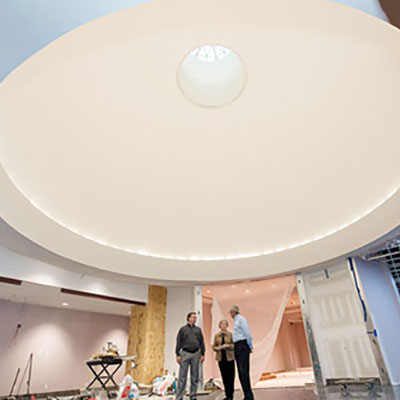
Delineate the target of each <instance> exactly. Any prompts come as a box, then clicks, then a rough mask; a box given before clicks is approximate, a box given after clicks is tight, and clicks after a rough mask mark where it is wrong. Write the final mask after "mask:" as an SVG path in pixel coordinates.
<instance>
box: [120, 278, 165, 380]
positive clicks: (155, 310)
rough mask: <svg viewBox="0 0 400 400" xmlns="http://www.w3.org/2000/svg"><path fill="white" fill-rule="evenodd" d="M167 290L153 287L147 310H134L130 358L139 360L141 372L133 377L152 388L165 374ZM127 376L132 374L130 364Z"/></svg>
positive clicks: (137, 372) (130, 334) (132, 310)
mask: <svg viewBox="0 0 400 400" xmlns="http://www.w3.org/2000/svg"><path fill="white" fill-rule="evenodd" d="M166 302H167V289H166V288H165V287H162V286H149V291H148V303H147V305H146V306H134V307H132V309H131V319H130V324H129V343H128V354H129V355H137V356H138V363H139V366H138V368H136V369H134V371H133V377H134V379H135V380H137V381H138V382H141V383H145V384H149V383H151V382H152V381H153V380H154V379H155V378H156V377H157V376H160V375H162V374H163V371H164V347H165V317H166ZM126 372H127V373H131V369H130V364H128V365H127V369H126Z"/></svg>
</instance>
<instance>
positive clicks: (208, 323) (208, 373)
mask: <svg viewBox="0 0 400 400" xmlns="http://www.w3.org/2000/svg"><path fill="white" fill-rule="evenodd" d="M211 307H212V304H210V303H203V335H204V342H205V345H206V357H205V362H204V367H203V368H204V370H203V372H204V378H205V380H208V379H209V378H216V377H217V378H218V377H219V375H220V373H219V368H218V363H217V361H216V360H215V353H214V351H213V349H212V341H213V339H214V338H213V337H212V336H211V329H212V315H211Z"/></svg>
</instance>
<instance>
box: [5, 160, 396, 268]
mask: <svg viewBox="0 0 400 400" xmlns="http://www.w3.org/2000/svg"><path fill="white" fill-rule="evenodd" d="M3 169H4V171H5V172H6V174H7V171H6V170H5V168H3ZM7 176H8V177H9V179H10V180H11V182H12V183H13V184H14V186H15V187H16V188H17V189H18V191H19V192H20V193H21V194H22V195H23V196H24V197H25V198H26V199H27V201H28V202H29V203H30V204H31V205H32V206H33V207H34V208H36V209H37V210H38V211H40V212H41V213H42V214H44V215H45V216H46V217H48V218H50V219H51V220H52V221H54V222H55V223H57V224H58V225H60V226H62V227H63V228H65V229H67V230H68V231H70V232H72V233H74V234H76V235H78V236H81V237H83V238H85V239H88V240H90V241H92V242H95V243H98V244H101V245H102V246H106V247H110V248H112V249H115V250H120V251H124V252H125V253H130V254H136V255H139V256H145V257H153V258H161V259H166V260H179V261H226V260H240V259H244V258H253V257H260V256H266V255H270V254H274V253H281V252H283V251H287V250H292V249H295V248H297V247H300V246H305V245H307V244H310V243H312V242H316V241H318V240H321V239H324V238H326V237H327V236H331V235H333V234H335V233H337V232H339V231H341V230H343V229H345V228H347V227H349V226H350V225H353V224H355V223H356V222H358V221H360V220H361V219H363V218H365V217H366V216H367V215H369V214H371V213H372V212H373V211H375V210H376V209H377V208H379V207H380V206H381V205H382V204H384V203H385V202H386V201H387V200H389V199H390V198H391V197H393V196H394V195H395V194H396V193H397V192H398V190H399V189H400V185H398V186H397V187H396V188H395V189H393V190H392V191H391V192H390V193H389V194H388V195H387V196H385V197H384V198H383V199H382V200H381V201H380V202H379V203H377V204H375V206H373V207H371V208H370V209H368V210H367V211H365V212H364V213H363V214H360V215H358V216H357V217H355V218H353V219H352V220H351V221H350V222H348V223H346V224H343V225H340V226H339V227H337V228H334V229H331V230H330V231H328V232H325V233H323V234H321V235H318V236H314V237H313V238H311V239H306V240H303V241H302V242H297V243H293V244H291V245H288V246H282V247H278V248H275V249H267V250H264V251H259V252H254V253H242V254H232V255H227V256H211V257H201V256H179V255H171V254H157V253H151V252H148V251H143V250H137V249H132V248H129V247H122V246H119V245H117V244H114V243H110V242H108V241H106V240H103V239H100V238H95V237H93V236H91V235H89V234H87V233H83V232H80V231H79V230H78V229H76V228H73V227H71V226H69V225H67V224H65V223H63V222H61V221H58V220H57V219H56V218H54V217H53V216H51V215H50V214H49V213H48V212H46V211H45V210H44V209H43V208H41V207H40V206H39V205H38V204H36V203H35V202H34V201H32V200H31V199H29V197H28V196H26V195H25V194H24V192H23V191H22V190H21V188H20V187H19V186H18V185H16V184H15V182H14V181H13V180H12V179H11V177H10V176H9V175H8V174H7Z"/></svg>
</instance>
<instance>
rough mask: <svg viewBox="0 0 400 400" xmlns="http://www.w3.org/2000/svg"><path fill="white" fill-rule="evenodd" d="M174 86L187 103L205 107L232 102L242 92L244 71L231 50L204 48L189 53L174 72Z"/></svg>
mask: <svg viewBox="0 0 400 400" xmlns="http://www.w3.org/2000/svg"><path fill="white" fill-rule="evenodd" d="M177 80H178V86H179V88H180V89H181V92H182V93H183V94H184V96H185V97H186V98H187V99H189V100H190V101H192V102H194V103H196V104H198V105H201V106H206V107H218V106H223V105H225V104H228V103H232V102H233V101H234V100H236V99H237V98H238V97H239V96H240V94H241V93H242V92H243V90H244V87H245V84H246V70H245V67H244V64H243V62H242V60H241V59H240V57H239V56H238V55H237V54H236V53H235V52H234V51H233V50H231V49H228V48H227V47H224V46H219V45H214V44H213V45H205V46H201V47H197V48H196V49H194V50H192V51H190V52H189V54H188V55H187V56H186V57H185V58H184V60H183V62H182V64H181V65H180V66H179V69H178V75H177Z"/></svg>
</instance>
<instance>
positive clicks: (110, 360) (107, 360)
mask: <svg viewBox="0 0 400 400" xmlns="http://www.w3.org/2000/svg"><path fill="white" fill-rule="evenodd" d="M122 363H123V360H122V359H121V358H119V357H118V358H115V357H103V358H98V359H96V360H89V361H86V365H87V366H88V367H89V369H90V370H91V371H92V372H93V375H94V378H93V380H92V381H91V382H90V383H89V385H88V386H87V388H86V389H90V388H91V387H92V386H93V385H94V384H95V383H96V382H99V383H100V385H101V386H102V388H103V389H107V383H108V382H112V383H113V384H114V386H118V385H117V383H116V382H115V380H114V375H115V374H116V372H117V371H118V370H119V369H120V368H121V366H122ZM97 366H100V369H99V371H96V367H97ZM109 368H114V369H113V370H109Z"/></svg>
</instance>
